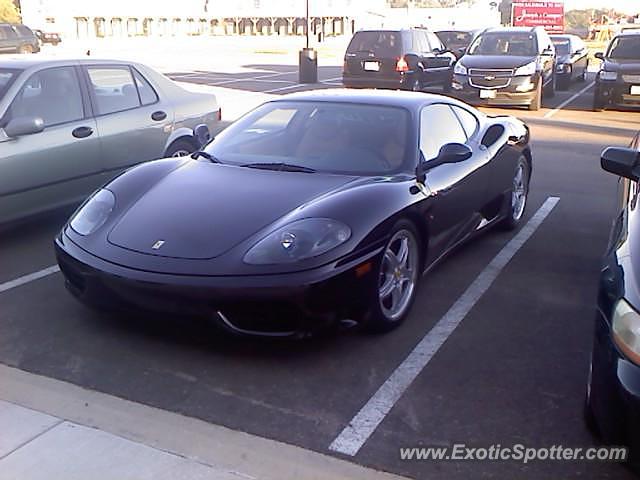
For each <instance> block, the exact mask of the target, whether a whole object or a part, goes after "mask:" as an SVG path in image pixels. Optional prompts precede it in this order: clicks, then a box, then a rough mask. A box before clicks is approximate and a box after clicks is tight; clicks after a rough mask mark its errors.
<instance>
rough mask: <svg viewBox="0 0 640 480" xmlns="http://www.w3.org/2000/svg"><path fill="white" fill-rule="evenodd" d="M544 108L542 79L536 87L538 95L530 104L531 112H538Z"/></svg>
mask: <svg viewBox="0 0 640 480" xmlns="http://www.w3.org/2000/svg"><path fill="white" fill-rule="evenodd" d="M540 107H542V79H540V80H539V81H538V85H537V86H536V94H535V96H534V97H533V100H531V103H530V104H529V110H532V111H534V112H535V111H538V110H540Z"/></svg>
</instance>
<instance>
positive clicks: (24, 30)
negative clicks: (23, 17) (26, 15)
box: [15, 25, 33, 37]
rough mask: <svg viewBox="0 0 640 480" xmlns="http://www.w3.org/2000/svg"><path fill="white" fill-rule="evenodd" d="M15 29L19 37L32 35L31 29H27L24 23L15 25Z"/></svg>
mask: <svg viewBox="0 0 640 480" xmlns="http://www.w3.org/2000/svg"><path fill="white" fill-rule="evenodd" d="M15 29H16V31H17V32H18V34H19V35H20V36H21V37H32V36H33V32H32V31H31V29H29V27H27V26H25V25H16V27H15Z"/></svg>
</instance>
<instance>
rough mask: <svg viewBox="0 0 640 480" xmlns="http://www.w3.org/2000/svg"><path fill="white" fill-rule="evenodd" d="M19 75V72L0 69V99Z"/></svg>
mask: <svg viewBox="0 0 640 480" xmlns="http://www.w3.org/2000/svg"><path fill="white" fill-rule="evenodd" d="M19 73H20V70H13V69H8V68H0V99H2V97H4V95H5V93H7V91H8V90H9V87H10V86H11V84H12V83H13V82H14V80H15V79H16V77H17V76H18V74H19Z"/></svg>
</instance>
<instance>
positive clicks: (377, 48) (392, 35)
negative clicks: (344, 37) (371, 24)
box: [347, 30, 402, 57]
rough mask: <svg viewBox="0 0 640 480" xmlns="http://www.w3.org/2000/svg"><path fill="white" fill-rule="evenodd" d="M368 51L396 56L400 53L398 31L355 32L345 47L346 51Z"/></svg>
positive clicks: (377, 54)
mask: <svg viewBox="0 0 640 480" xmlns="http://www.w3.org/2000/svg"><path fill="white" fill-rule="evenodd" d="M358 52H369V53H373V54H374V55H376V56H387V57H388V56H391V57H393V56H396V55H400V54H401V53H402V45H401V35H400V33H399V32H390V31H384V30H381V31H375V32H373V31H372V32H356V34H355V35H354V36H353V38H352V39H351V42H350V43H349V46H348V47H347V53H358Z"/></svg>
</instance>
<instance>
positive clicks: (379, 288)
mask: <svg viewBox="0 0 640 480" xmlns="http://www.w3.org/2000/svg"><path fill="white" fill-rule="evenodd" d="M403 252H404V253H403ZM398 257H401V258H398ZM391 269H393V271H391ZM421 273H422V242H421V240H420V235H419V234H418V231H417V230H416V227H415V225H414V224H413V223H412V222H410V221H408V220H400V221H399V222H398V223H396V224H395V225H394V227H393V228H392V230H391V234H390V236H389V241H388V242H387V243H386V245H385V247H384V253H383V254H382V258H381V260H380V264H379V265H378V266H377V270H376V274H375V277H374V281H372V282H371V287H370V291H369V294H368V295H366V297H367V298H366V300H367V301H368V302H369V308H368V310H367V312H366V313H365V314H364V318H363V319H361V324H362V327H363V328H364V330H365V331H367V332H369V333H386V332H389V331H391V330H393V329H395V328H397V327H398V326H400V325H401V324H402V322H403V321H404V320H405V319H406V317H407V315H408V314H409V312H410V311H411V306H412V305H413V302H414V300H415V297H416V292H417V290H418V284H419V281H420V277H421ZM396 293H397V297H396Z"/></svg>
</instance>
